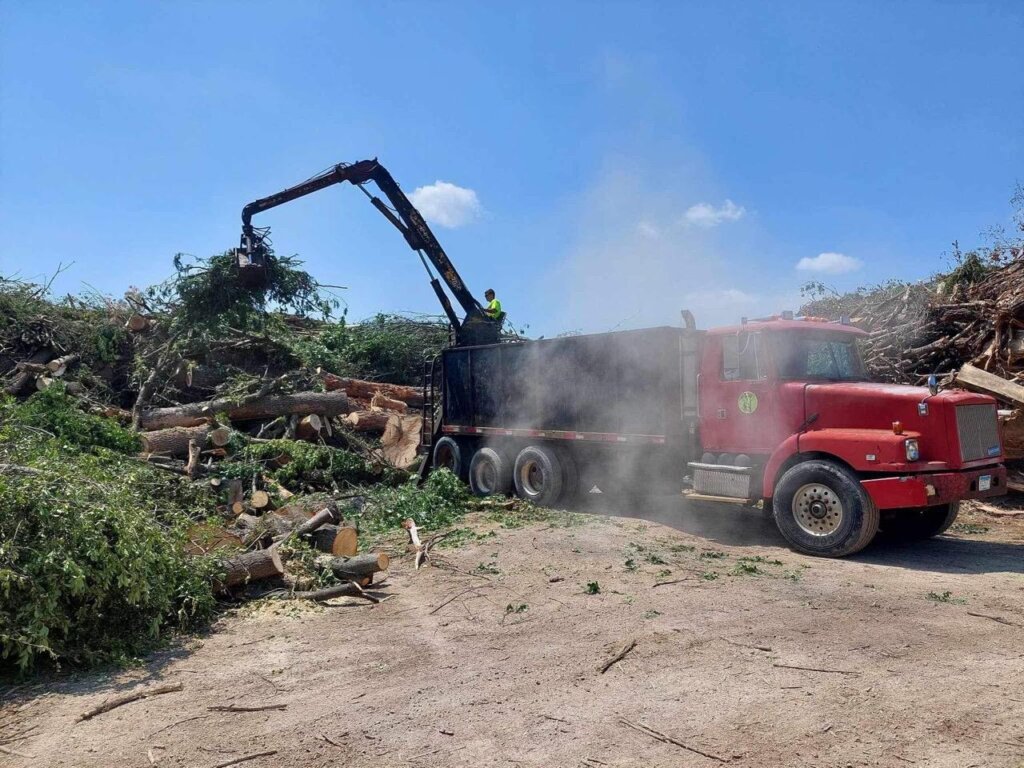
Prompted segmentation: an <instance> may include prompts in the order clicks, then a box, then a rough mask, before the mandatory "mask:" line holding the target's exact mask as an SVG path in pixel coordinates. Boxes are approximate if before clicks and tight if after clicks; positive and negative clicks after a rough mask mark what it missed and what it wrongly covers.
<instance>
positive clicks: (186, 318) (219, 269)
mask: <svg viewBox="0 0 1024 768" xmlns="http://www.w3.org/2000/svg"><path fill="white" fill-rule="evenodd" d="M301 264H302V262H301V261H299V260H298V259H295V258H293V257H291V256H274V255H273V254H270V256H269V257H268V259H267V265H266V272H265V280H264V281H262V282H260V283H259V284H256V285H252V284H247V283H246V282H245V281H243V280H241V279H240V276H239V268H238V264H237V261H236V257H235V253H234V251H226V252H224V253H221V254H219V255H217V256H211V257H210V258H208V259H195V260H193V261H192V262H191V263H186V262H185V257H184V255H183V254H180V253H179V254H178V255H177V256H175V257H174V269H175V272H176V274H175V276H174V277H173V278H171V279H170V280H168V281H167V282H165V283H162V284H160V285H157V286H154V287H152V288H150V289H149V290H148V291H147V292H146V296H147V298H148V299H149V300H150V301H151V302H152V303H153V304H155V305H156V306H159V307H161V308H162V309H165V310H168V311H171V312H173V314H174V321H173V322H174V324H175V325H176V326H178V327H180V328H183V329H194V328H197V327H207V328H209V327H216V326H229V327H232V328H238V329H251V328H258V327H262V325H263V323H264V320H265V319H266V316H267V305H268V303H269V304H273V305H274V306H276V307H277V308H278V309H280V310H284V311H290V312H293V313H295V314H297V315H299V316H300V317H305V316H307V315H315V314H319V315H322V316H323V317H328V316H330V314H331V311H332V310H333V309H334V308H335V307H337V301H336V300H333V299H330V298H327V297H325V296H324V294H323V293H322V292H321V288H320V285H319V284H318V283H317V282H316V280H314V279H313V277H312V276H311V275H310V274H309V273H308V272H304V271H302V270H301V269H298V267H299V266H300V265H301Z"/></svg>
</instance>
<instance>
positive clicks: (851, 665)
mask: <svg viewBox="0 0 1024 768" xmlns="http://www.w3.org/2000/svg"><path fill="white" fill-rule="evenodd" d="M648 514H649V515H650V516H653V517H659V518H661V519H663V520H666V521H669V522H672V523H673V524H674V526H675V527H674V528H669V527H667V526H665V525H661V524H658V523H653V522H649V521H640V520H633V519H625V518H618V517H604V516H590V515H579V514H576V515H565V514H563V515H556V516H553V517H551V518H550V519H546V520H540V521H537V522H533V523H529V524H526V525H523V526H519V527H503V525H502V523H503V522H504V523H505V525H506V526H508V525H513V526H516V525H517V521H515V520H511V519H505V518H503V517H502V515H501V514H500V513H498V514H495V515H490V516H486V515H474V516H473V517H472V518H470V523H469V524H471V527H472V528H473V530H474V531H475V535H474V537H473V538H472V539H471V540H469V541H467V542H466V543H464V544H462V545H461V546H460V547H458V548H453V549H449V550H443V551H441V553H440V554H441V555H442V557H441V558H439V560H438V565H437V566H435V567H430V568H425V569H422V570H420V571H418V572H417V571H413V570H411V567H410V563H409V561H408V559H407V558H405V559H402V560H400V561H399V562H397V563H396V564H395V565H394V566H393V570H392V573H391V575H390V576H389V578H388V587H387V591H388V592H390V593H392V594H394V595H395V596H394V597H393V598H391V599H390V600H388V601H386V602H384V603H382V604H380V605H377V606H367V605H365V604H351V603H348V602H346V601H339V605H338V606H337V607H325V608H320V607H313V606H302V607H294V606H292V605H290V604H289V605H285V606H280V607H274V608H266V607H261V608H258V609H256V610H248V611H244V612H239V613H236V614H233V615H228V616H226V617H225V618H223V619H222V620H221V621H220V622H219V623H218V625H217V626H216V627H214V629H213V631H212V632H211V633H210V634H208V635H207V636H206V637H204V638H201V639H199V640H195V641H192V642H190V643H187V644H186V645H184V646H182V647H179V648H176V649H173V650H169V651H166V652H163V653H160V654H158V655H155V656H154V657H152V658H151V659H150V660H149V661H148V663H147V664H146V665H145V666H144V667H141V668H138V669H135V670H129V671H127V672H124V673H119V674H116V675H114V676H103V675H81V676H73V677H64V678H59V679H55V680H51V681H48V682H46V683H40V684H34V685H32V686H29V687H24V688H21V689H19V690H15V691H12V692H8V696H7V699H8V700H7V703H6V704H5V705H4V709H3V712H4V713H5V714H6V717H7V720H6V722H8V723H10V724H16V725H17V727H18V728H22V729H24V728H26V727H28V728H33V729H34V730H32V731H31V732H30V733H29V734H28V737H27V738H23V739H20V740H18V741H15V742H8V743H7V745H6V748H8V749H13V750H15V751H17V752H20V753H23V754H24V755H32V756H33V757H31V758H29V757H21V756H18V755H15V754H10V753H7V754H0V763H4V764H9V765H12V766H32V767H35V766H95V767H97V768H99V767H100V766H103V767H104V768H107V767H108V766H140V767H144V766H149V765H151V764H153V763H155V764H156V765H158V766H197V767H199V768H203V767H205V766H210V767H212V766H216V765H219V764H226V763H227V762H229V761H231V760H235V759H238V758H243V757H246V756H248V755H252V754H256V753H270V752H272V753H273V754H268V755H265V756H263V757H258V758H253V759H251V760H249V761H247V762H243V763H240V765H243V766H250V767H251V768H266V767H267V766H279V765H280V766H283V765H287V766H311V767H312V766H474V767H475V766H506V765H507V766H714V765H716V764H723V763H727V764H729V765H732V766H750V767H754V766H757V767H758V768H762V767H764V766H865V765H871V766H910V765H916V766H929V767H933V766H950V767H952V766H957V767H958V768H963V767H965V766H1021V765H1024V522H1020V521H1018V522H1013V521H1007V520H994V519H989V518H983V517H981V516H976V515H967V516H966V517H965V518H964V520H963V522H962V524H961V526H960V527H959V528H958V532H956V533H954V534H952V535H950V536H945V537H942V538H940V539H936V540H933V541H929V542H925V543H918V544H915V545H903V546H899V545H896V544H886V543H885V542H879V543H876V544H874V545H872V546H871V547H870V548H869V549H868V550H866V551H865V552H864V553H862V554H861V555H858V556H856V557H853V558H848V559H845V560H818V559H814V558H809V557H804V556H802V555H797V554H794V553H793V552H791V551H789V550H788V549H786V548H785V547H784V546H782V544H781V540H780V539H779V537H778V534H776V533H775V532H774V529H773V528H772V527H771V525H770V524H769V523H767V522H766V521H763V520H762V519H761V518H760V517H759V516H758V513H757V512H752V511H740V510H735V511H729V510H727V511H723V510H721V509H718V508H707V509H705V508H703V507H697V506H693V505H687V504H685V503H684V502H679V501H677V500H673V501H671V502H666V503H665V504H664V505H661V506H658V507H656V508H653V509H652V510H651V511H649V513H648ZM634 642H635V645H631V644H632V643H634ZM619 653H622V654H623V657H622V658H621V660H619V661H617V662H616V663H613V664H611V666H609V667H608V668H607V670H606V671H604V672H602V671H601V668H602V667H603V666H604V665H606V664H607V663H608V662H609V661H610V660H612V659H613V657H615V656H616V655H617V654H619ZM179 682H180V683H181V684H182V686H183V687H182V690H181V691H179V692H173V693H168V694H165V695H160V696H155V697H153V698H150V699H145V700H141V701H136V702H134V703H132V704H128V705H125V706H123V707H120V708H117V709H114V710H112V711H110V712H107V713H106V714H102V715H99V716H97V717H95V718H93V719H91V720H87V721H84V722H76V719H77V717H78V716H79V715H80V714H82V713H83V712H84V711H85V710H87V709H89V708H90V707H92V706H94V705H96V704H98V703H100V702H102V701H104V700H105V699H107V698H109V697H111V696H114V695H116V694H118V693H122V692H125V691H131V690H134V689H136V688H141V687H147V686H152V685H155V684H163V683H179ZM226 706H234V707H236V708H237V707H241V708H245V707H263V706H276V708H273V709H263V710H259V711H223V710H212V709H210V708H211V707H226ZM8 727H14V725H9V726H8ZM0 743H3V739H2V734H0Z"/></svg>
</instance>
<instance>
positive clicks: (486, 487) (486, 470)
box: [476, 460, 498, 493]
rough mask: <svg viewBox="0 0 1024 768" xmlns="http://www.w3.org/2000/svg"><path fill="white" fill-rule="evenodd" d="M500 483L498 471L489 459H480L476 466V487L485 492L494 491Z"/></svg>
mask: <svg viewBox="0 0 1024 768" xmlns="http://www.w3.org/2000/svg"><path fill="white" fill-rule="evenodd" d="M497 485H498V471H497V470H496V469H495V468H494V465H493V464H492V463H491V462H490V461H487V460H483V461H480V462H479V463H478V464H477V467H476V487H477V488H479V489H480V491H482V492H483V493H494V489H495V488H496V487H497Z"/></svg>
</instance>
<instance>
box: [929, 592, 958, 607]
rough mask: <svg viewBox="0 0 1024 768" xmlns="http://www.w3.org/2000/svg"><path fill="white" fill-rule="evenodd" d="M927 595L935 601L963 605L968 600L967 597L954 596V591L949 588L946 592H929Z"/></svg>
mask: <svg viewBox="0 0 1024 768" xmlns="http://www.w3.org/2000/svg"><path fill="white" fill-rule="evenodd" d="M925 597H926V598H927V599H928V600H931V601H932V602H935V603H955V604H957V605H963V604H964V603H966V602H967V600H966V599H965V598H962V597H953V593H952V592H950V591H949V590H948V589H947V590H946V591H945V592H929V593H928V594H927V595H925Z"/></svg>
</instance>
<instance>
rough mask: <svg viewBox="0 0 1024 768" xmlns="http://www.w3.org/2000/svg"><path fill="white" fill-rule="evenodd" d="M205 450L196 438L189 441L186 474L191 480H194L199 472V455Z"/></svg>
mask: <svg viewBox="0 0 1024 768" xmlns="http://www.w3.org/2000/svg"><path fill="white" fill-rule="evenodd" d="M202 452H203V449H202V446H201V445H200V444H199V443H197V442H196V441H195V440H189V441H188V461H187V462H186V463H185V474H186V475H187V476H188V478H189V479H190V480H194V479H195V477H196V474H197V473H198V472H199V456H200V454H201V453H202Z"/></svg>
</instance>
